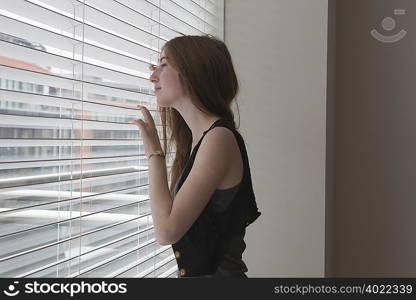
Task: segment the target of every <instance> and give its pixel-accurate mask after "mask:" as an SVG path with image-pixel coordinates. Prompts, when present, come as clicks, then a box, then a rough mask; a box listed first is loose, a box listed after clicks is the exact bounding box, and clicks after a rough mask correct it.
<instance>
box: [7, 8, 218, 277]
mask: <svg viewBox="0 0 416 300" xmlns="http://www.w3.org/2000/svg"><path fill="white" fill-rule="evenodd" d="M223 11H224V1H223V0H106V1H99V0H85V1H76V0H42V1H38V0H4V1H2V5H1V7H0V25H1V26H0V47H1V48H0V49H1V52H0V139H1V143H0V276H1V277H176V276H177V273H176V271H177V265H176V261H175V259H174V256H173V253H172V248H171V246H160V245H158V244H157V243H156V241H155V238H154V232H153V226H152V218H151V211H150V203H149V195H148V183H149V180H148V173H147V168H148V166H147V159H146V158H145V157H144V149H143V144H142V142H141V139H140V133H139V132H138V130H137V127H136V125H132V124H130V123H129V121H131V120H133V119H136V118H137V117H138V110H137V109H136V107H137V105H138V104H141V105H145V106H147V107H148V108H149V109H150V110H151V112H152V113H153V114H154V117H155V120H156V123H157V126H158V130H159V133H160V136H162V135H161V132H162V131H161V129H162V128H161V124H160V122H159V120H160V119H159V116H157V115H156V110H155V109H156V108H157V107H156V101H155V96H154V94H153V93H152V85H151V83H150V82H149V80H148V78H149V76H150V71H149V70H148V64H149V63H151V64H156V63H157V60H158V58H159V53H160V49H161V47H162V46H163V44H164V43H165V42H166V41H167V40H170V39H171V38H173V37H175V36H178V35H182V34H192V35H200V34H204V33H210V34H213V35H215V36H217V37H219V38H223ZM168 167H169V161H168Z"/></svg>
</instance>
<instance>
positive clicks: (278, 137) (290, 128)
mask: <svg viewBox="0 0 416 300" xmlns="http://www.w3.org/2000/svg"><path fill="white" fill-rule="evenodd" d="M327 9H328V3H327V0H313V1H311V0H296V1H294V0H278V1H276V0H259V1H247V0H225V42H226V43H227V45H228V47H229V49H230V52H231V55H232V57H233V60H234V64H235V67H236V70H237V73H238V76H239V80H240V84H241V93H240V96H239V98H238V102H239V108H240V115H241V133H242V135H243V136H244V138H245V141H246V146H247V149H248V154H249V158H250V163H251V170H252V177H253V185H254V190H255V193H256V196H257V203H258V205H259V208H260V211H261V212H262V216H260V218H259V219H258V220H257V221H256V222H255V223H253V224H252V225H251V226H249V227H248V228H247V235H246V242H247V249H246V251H245V252H244V255H243V259H244V260H245V262H246V263H247V266H248V268H249V272H248V273H247V275H248V276H249V277H309V276H310V277H323V276H324V255H325V253H324V247H325V133H326V129H325V123H326V68H327V64H326V60H327V53H326V49H327ZM237 120H238V117H237Z"/></svg>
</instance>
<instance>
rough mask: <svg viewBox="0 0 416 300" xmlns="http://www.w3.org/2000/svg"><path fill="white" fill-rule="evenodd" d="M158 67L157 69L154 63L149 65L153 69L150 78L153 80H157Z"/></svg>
mask: <svg viewBox="0 0 416 300" xmlns="http://www.w3.org/2000/svg"><path fill="white" fill-rule="evenodd" d="M156 69H157V67H156V66H154V65H150V66H149V70H150V71H152V74H151V75H150V78H149V80H150V81H151V82H154V81H156V80H157V78H156V75H155V74H156Z"/></svg>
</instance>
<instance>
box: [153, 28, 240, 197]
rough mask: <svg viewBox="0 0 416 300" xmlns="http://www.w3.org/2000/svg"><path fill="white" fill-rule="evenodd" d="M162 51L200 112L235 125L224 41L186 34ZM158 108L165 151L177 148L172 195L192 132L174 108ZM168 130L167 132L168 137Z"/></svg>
mask: <svg viewBox="0 0 416 300" xmlns="http://www.w3.org/2000/svg"><path fill="white" fill-rule="evenodd" d="M162 51H164V52H165V54H166V56H167V57H168V61H169V63H170V64H171V65H172V67H173V68H174V69H175V70H176V71H177V72H178V74H179V80H180V82H181V85H182V88H183V90H184V92H185V93H186V94H187V95H188V96H189V97H190V99H191V101H192V103H193V104H194V105H195V106H196V107H197V108H198V109H199V110H200V111H202V112H205V113H207V114H209V115H216V116H219V117H220V118H222V119H226V120H228V121H230V123H231V124H232V125H233V126H234V128H236V126H235V122H234V114H233V111H232V109H231V104H232V101H233V99H234V98H235V97H236V96H237V94H238V91H239V84H238V79H237V76H236V74H235V71H234V67H233V63H232V59H231V55H230V53H229V51H228V49H227V46H226V45H225V44H224V42H223V41H221V40H219V39H218V38H216V37H214V36H212V35H209V34H207V35H203V36H190V35H185V36H179V37H175V38H173V39H171V40H170V41H168V42H166V43H165V44H164V45H163V48H162ZM236 103H237V102H236ZM237 109H238V104H237ZM158 110H159V113H160V117H161V121H162V126H163V140H164V150H165V153H168V152H171V150H172V148H173V147H175V151H176V154H175V158H174V160H173V164H172V168H171V172H170V180H171V183H170V187H169V190H170V193H171V195H172V197H174V194H175V193H174V188H175V184H176V181H177V180H178V178H179V176H180V174H181V172H182V170H183V168H184V167H185V164H186V162H187V160H188V159H189V155H190V152H191V146H192V132H191V130H190V128H189V127H188V125H187V124H186V122H185V120H184V119H183V118H182V116H181V115H180V113H179V112H178V111H177V110H176V109H174V108H173V107H159V108H158ZM167 130H168V131H169V134H170V138H169V140H168V139H167V133H166V131H167ZM167 141H169V143H168V142H167Z"/></svg>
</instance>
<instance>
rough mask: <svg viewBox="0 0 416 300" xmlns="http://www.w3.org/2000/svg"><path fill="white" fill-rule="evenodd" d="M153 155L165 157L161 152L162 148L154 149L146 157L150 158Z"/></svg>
mask: <svg viewBox="0 0 416 300" xmlns="http://www.w3.org/2000/svg"><path fill="white" fill-rule="evenodd" d="M153 155H157V156H161V157H165V154H164V153H163V151H162V150H157V151H154V152H152V153H150V154H149V156H148V157H147V159H150V158H151V157H152V156H153Z"/></svg>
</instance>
